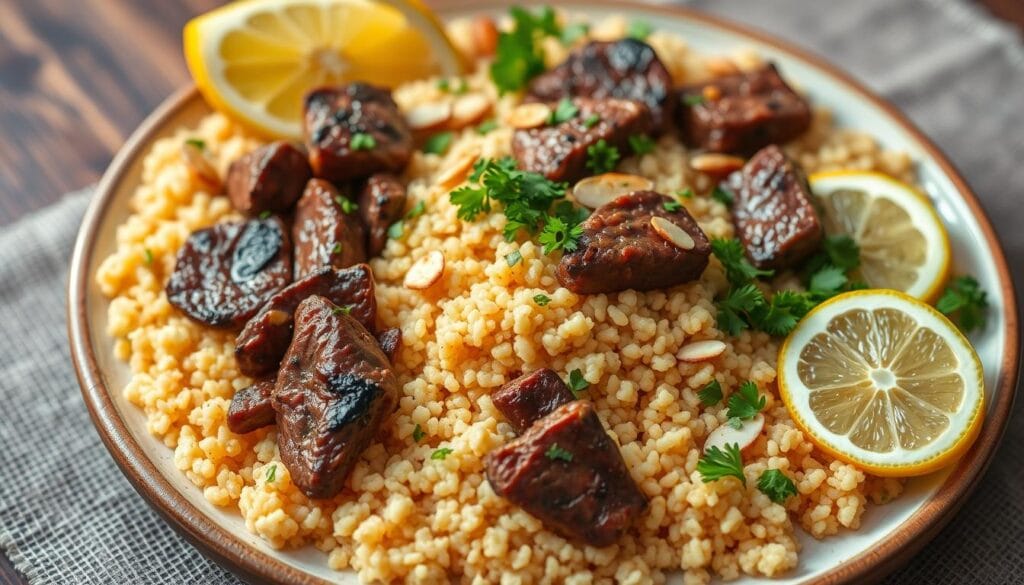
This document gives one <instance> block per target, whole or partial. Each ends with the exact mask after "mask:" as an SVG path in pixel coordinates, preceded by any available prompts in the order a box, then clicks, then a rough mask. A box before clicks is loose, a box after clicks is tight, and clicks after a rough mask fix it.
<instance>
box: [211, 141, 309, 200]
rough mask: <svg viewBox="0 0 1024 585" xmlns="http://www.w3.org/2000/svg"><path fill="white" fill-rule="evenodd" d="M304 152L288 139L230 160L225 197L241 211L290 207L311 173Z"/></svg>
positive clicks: (300, 193) (297, 198)
mask: <svg viewBox="0 0 1024 585" xmlns="http://www.w3.org/2000/svg"><path fill="white" fill-rule="evenodd" d="M312 174H313V173H312V171H311V170H310V168H309V161H307V160H306V155H305V153H303V152H302V151H301V150H299V149H298V148H295V147H294V146H292V145H291V144H290V143H288V142H283V141H282V142H273V143H271V144H268V145H266V146H264V147H262V148H258V149H256V150H254V151H253V152H250V153H249V154H246V155H243V156H242V157H241V158H239V159H238V160H236V161H235V162H233V163H231V167H230V168H229V169H228V178H227V191H228V198H230V199H231V204H232V205H234V206H235V209H237V210H239V211H241V212H242V213H248V214H251V215H258V214H260V213H262V212H264V211H270V212H274V213H282V212H285V211H288V210H289V209H291V207H292V206H293V205H295V202H296V201H298V200H299V196H300V195H302V189H303V187H305V186H306V182H307V181H309V178H310V177H311V176H312Z"/></svg>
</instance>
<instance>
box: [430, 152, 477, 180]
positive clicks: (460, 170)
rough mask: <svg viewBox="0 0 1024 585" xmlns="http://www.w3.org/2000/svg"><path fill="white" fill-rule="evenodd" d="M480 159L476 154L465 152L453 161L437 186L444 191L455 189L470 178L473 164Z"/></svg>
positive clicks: (442, 172)
mask: <svg viewBox="0 0 1024 585" xmlns="http://www.w3.org/2000/svg"><path fill="white" fill-rule="evenodd" d="M477 158H479V156H478V155H477V153H475V152H464V153H462V154H461V155H459V156H458V157H457V158H456V159H455V160H453V161H452V162H451V163H450V164H449V165H448V166H447V168H445V169H444V170H443V171H441V174H440V175H438V177H437V184H438V185H440V186H441V187H442V188H444V189H454V188H455V187H456V186H458V185H459V184H460V183H462V182H463V181H465V180H466V177H467V176H469V171H470V170H472V169H473V164H474V163H476V159H477Z"/></svg>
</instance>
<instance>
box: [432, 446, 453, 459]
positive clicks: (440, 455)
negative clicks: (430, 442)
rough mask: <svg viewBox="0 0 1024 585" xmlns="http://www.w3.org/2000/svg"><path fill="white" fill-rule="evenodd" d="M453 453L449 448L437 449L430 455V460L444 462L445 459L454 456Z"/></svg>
mask: <svg viewBox="0 0 1024 585" xmlns="http://www.w3.org/2000/svg"><path fill="white" fill-rule="evenodd" d="M452 451H453V449H450V448H448V447H441V448H440V449H435V450H434V452H433V453H431V454H430V458H431V459H436V460H444V458H445V457H448V456H449V455H451V454H452Z"/></svg>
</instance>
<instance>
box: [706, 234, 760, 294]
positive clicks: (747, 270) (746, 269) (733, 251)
mask: <svg viewBox="0 0 1024 585" xmlns="http://www.w3.org/2000/svg"><path fill="white" fill-rule="evenodd" d="M711 252H712V253H714V255H715V258H718V261H719V262H721V263H722V267H723V268H725V277H726V278H727V279H728V280H729V283H730V284H732V285H733V286H742V285H744V284H747V283H749V282H750V281H752V280H753V279H755V278H761V277H765V276H772V274H773V272H772V271H771V270H761V269H759V268H755V267H754V265H753V264H751V263H750V261H749V260H747V256H746V254H745V253H744V251H743V244H742V243H741V242H740V241H739V240H737V239H736V238H729V239H725V238H715V239H713V240H711Z"/></svg>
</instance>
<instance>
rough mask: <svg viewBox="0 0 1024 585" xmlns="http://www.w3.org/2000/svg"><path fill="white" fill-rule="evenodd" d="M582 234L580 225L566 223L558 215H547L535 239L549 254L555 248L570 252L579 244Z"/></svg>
mask: <svg viewBox="0 0 1024 585" xmlns="http://www.w3.org/2000/svg"><path fill="white" fill-rule="evenodd" d="M582 235H583V226H582V225H580V224H578V223H577V224H570V223H567V222H566V221H565V220H563V219H562V218H559V217H549V218H548V220H547V222H545V224H544V229H543V230H541V232H540V236H539V237H538V238H537V241H539V242H540V243H541V244H542V245H543V246H544V253H545V254H550V253H552V252H554V251H555V250H562V251H564V252H572V251H573V250H575V249H576V247H577V246H578V245H579V244H578V241H579V239H580V236H582Z"/></svg>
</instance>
